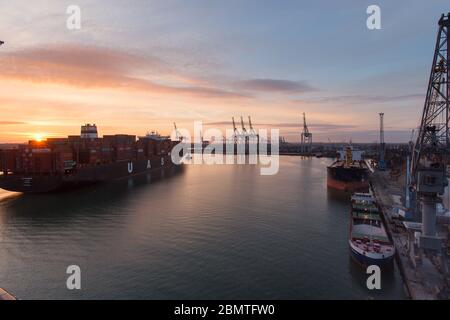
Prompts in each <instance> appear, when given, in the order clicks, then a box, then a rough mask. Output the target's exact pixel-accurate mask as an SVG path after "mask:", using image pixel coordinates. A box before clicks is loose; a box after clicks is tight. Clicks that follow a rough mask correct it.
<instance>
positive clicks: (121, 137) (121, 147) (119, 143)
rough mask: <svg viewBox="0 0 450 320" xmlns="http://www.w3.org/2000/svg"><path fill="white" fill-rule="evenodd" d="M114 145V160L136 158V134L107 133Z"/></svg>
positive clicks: (106, 138)
mask: <svg viewBox="0 0 450 320" xmlns="http://www.w3.org/2000/svg"><path fill="white" fill-rule="evenodd" d="M103 139H104V140H105V141H109V143H110V145H111V146H112V154H113V161H129V160H132V159H133V158H135V156H136V154H135V149H136V136H133V135H127V134H116V135H105V136H103Z"/></svg>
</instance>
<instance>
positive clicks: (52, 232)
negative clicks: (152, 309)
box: [0, 157, 404, 299]
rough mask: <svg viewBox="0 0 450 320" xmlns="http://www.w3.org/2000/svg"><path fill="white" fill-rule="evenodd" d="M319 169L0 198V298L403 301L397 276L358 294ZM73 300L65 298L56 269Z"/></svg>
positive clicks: (337, 214)
mask: <svg viewBox="0 0 450 320" xmlns="http://www.w3.org/2000/svg"><path fill="white" fill-rule="evenodd" d="M329 163H330V161H329V160H326V159H301V158H299V157H281V164H280V171H279V173H278V174H277V175H275V176H261V175H260V174H259V167H258V166H255V165H253V166H250V165H247V166H243V165H241V166H206V165H204V166H189V167H186V168H185V169H184V170H183V172H180V173H177V174H173V175H170V176H166V177H164V178H162V179H152V180H151V181H148V180H149V179H148V178H147V177H139V178H135V179H134V180H124V181H119V182H114V183H110V184H104V185H97V186H94V187H90V188H84V189H79V190H76V191H72V192H65V193H58V194H45V195H20V194H19V195H18V194H10V193H8V192H6V191H3V190H0V287H4V288H6V289H8V290H9V291H11V292H12V293H14V294H15V295H16V296H17V297H19V298H21V299H50V298H58V299H81V298H86V299H91V298H97V299H103V298H112V299H119V298H120V299H122V298H123V299H279V298H280V299H281V298H283V299H305V298H307V299H316V298H325V299H372V298H375V299H377V298H383V299H393V298H397V299H398V298H404V293H403V289H402V283H401V278H400V276H399V274H398V271H397V270H394V271H393V272H390V273H388V274H383V277H382V279H383V283H382V290H381V291H380V292H377V293H374V292H371V291H369V290H367V289H366V287H365V281H366V275H365V272H364V270H362V269H360V268H359V267H358V266H355V265H354V264H353V262H352V261H351V260H350V258H349V253H348V247H347V233H348V223H349V222H348V210H349V203H348V196H347V195H343V194H339V193H335V192H330V191H328V190H327V188H326V165H327V164H329ZM71 264H76V265H79V266H80V267H81V270H82V289H81V290H79V291H69V290H67V289H66V278H67V275H66V273H65V271H66V268H67V266H68V265H71Z"/></svg>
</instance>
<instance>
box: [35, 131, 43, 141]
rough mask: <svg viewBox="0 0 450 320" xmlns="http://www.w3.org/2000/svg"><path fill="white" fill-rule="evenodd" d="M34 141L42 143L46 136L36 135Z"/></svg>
mask: <svg viewBox="0 0 450 320" xmlns="http://www.w3.org/2000/svg"><path fill="white" fill-rule="evenodd" d="M33 138H34V140H36V141H38V142H41V141H42V140H44V139H45V135H44V134H43V133H35V134H34V135H33Z"/></svg>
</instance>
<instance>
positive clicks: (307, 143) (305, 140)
mask: <svg viewBox="0 0 450 320" xmlns="http://www.w3.org/2000/svg"><path fill="white" fill-rule="evenodd" d="M311 149H312V133H311V132H309V129H308V126H307V125H306V114H305V113H304V112H303V131H302V134H301V143H300V151H301V153H310V152H311Z"/></svg>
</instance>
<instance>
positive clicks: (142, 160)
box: [0, 124, 179, 193]
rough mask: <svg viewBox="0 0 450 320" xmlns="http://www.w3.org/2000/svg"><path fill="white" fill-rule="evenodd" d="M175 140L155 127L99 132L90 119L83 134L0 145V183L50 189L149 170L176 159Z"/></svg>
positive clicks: (26, 189)
mask: <svg viewBox="0 0 450 320" xmlns="http://www.w3.org/2000/svg"><path fill="white" fill-rule="evenodd" d="M177 143H179V142H178V141H171V140H170V138H169V137H167V136H161V135H159V134H157V133H156V132H152V133H149V134H147V135H145V136H143V137H138V139H136V136H134V135H126V134H116V135H104V136H103V137H102V138H100V137H98V133H97V126H96V125H95V124H94V125H91V124H86V125H84V126H82V127H81V134H80V135H76V136H68V137H67V138H48V139H46V140H43V141H37V140H30V141H29V142H28V144H23V145H18V146H16V147H14V148H9V149H4V150H0V172H1V173H0V188H2V189H5V190H9V191H16V192H24V193H39V192H51V191H55V190H59V189H63V188H68V187H75V186H80V185H86V184H93V183H98V182H104V181H108V180H114V179H120V178H124V177H128V176H134V175H139V174H143V173H148V172H151V171H152V170H157V169H162V168H166V167H169V166H172V165H173V163H172V159H171V156H170V154H171V150H172V148H173V147H174V146H175V145H176V144H177Z"/></svg>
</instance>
